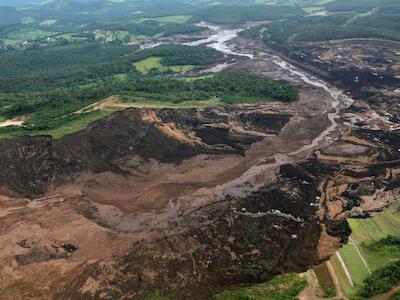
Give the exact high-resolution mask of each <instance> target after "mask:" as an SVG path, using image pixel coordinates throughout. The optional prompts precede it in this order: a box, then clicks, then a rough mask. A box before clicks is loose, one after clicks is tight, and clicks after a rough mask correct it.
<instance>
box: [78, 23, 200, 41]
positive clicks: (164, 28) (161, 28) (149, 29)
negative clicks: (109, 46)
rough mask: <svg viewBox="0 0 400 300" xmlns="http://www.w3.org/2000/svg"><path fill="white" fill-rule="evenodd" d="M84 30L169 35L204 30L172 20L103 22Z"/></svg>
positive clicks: (151, 35) (150, 35)
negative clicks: (164, 21) (165, 21)
mask: <svg viewBox="0 0 400 300" xmlns="http://www.w3.org/2000/svg"><path fill="white" fill-rule="evenodd" d="M85 29H86V30H95V29H103V30H109V31H118V30H123V31H129V33H132V34H138V35H145V36H149V37H153V36H164V37H166V36H171V35H174V34H186V33H194V32H200V31H203V30H205V28H204V27H200V26H196V25H194V24H186V23H173V22H167V23H162V22H157V21H153V20H146V21H143V22H128V21H125V22H113V23H103V24H92V25H90V26H88V27H86V28H85Z"/></svg>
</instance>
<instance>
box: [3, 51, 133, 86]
mask: <svg viewBox="0 0 400 300" xmlns="http://www.w3.org/2000/svg"><path fill="white" fill-rule="evenodd" d="M136 49H137V47H129V46H119V45H100V44H80V45H70V46H63V47H55V48H49V49H45V50H43V49H41V50H25V51H7V52H3V53H0V64H1V65H2V68H0V92H17V91H23V90H41V89H46V88H52V87H57V86H67V85H73V84H82V83H87V82H90V81H93V80H95V79H99V78H104V77H107V76H110V75H113V74H118V73H123V72H130V71H133V68H132V66H131V65H130V64H129V60H127V59H126V57H124V55H126V54H128V53H130V52H132V51H134V50H136Z"/></svg>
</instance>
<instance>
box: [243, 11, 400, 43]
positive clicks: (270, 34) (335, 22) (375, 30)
mask: <svg viewBox="0 0 400 300" xmlns="http://www.w3.org/2000/svg"><path fill="white" fill-rule="evenodd" d="M399 20H400V15H393V14H392V15H388V14H382V13H377V14H369V15H367V16H365V17H362V18H354V15H351V14H344V15H333V16H327V17H320V16H314V17H308V18H302V19H296V20H289V21H287V20H285V21H282V22H274V23H271V24H266V25H261V26H258V27H253V28H250V29H248V30H246V31H244V32H243V33H242V35H243V36H248V37H255V38H259V39H262V40H264V41H266V42H278V43H293V42H319V41H326V40H338V39H351V38H380V39H388V40H400V34H399V31H398V29H399V26H400V25H399ZM376 24H381V25H382V26H380V27H377V26H376Z"/></svg>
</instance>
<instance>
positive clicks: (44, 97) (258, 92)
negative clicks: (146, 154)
mask: <svg viewBox="0 0 400 300" xmlns="http://www.w3.org/2000/svg"><path fill="white" fill-rule="evenodd" d="M112 95H121V96H130V98H131V100H130V101H134V99H140V100H142V101H148V102H152V101H165V102H172V103H180V102H184V101H201V100H209V99H220V100H221V101H222V102H223V103H226V104H233V103H241V102H250V103H252V102H260V101H273V100H276V101H284V102H291V101H295V100H296V99H297V97H298V92H297V90H296V88H294V87H293V86H290V85H282V84H279V83H277V82H275V81H270V80H267V79H265V78H263V77H261V76H256V75H249V74H242V73H233V74H219V75H215V76H211V77H205V78H200V79H197V80H180V79H172V78H160V77H155V78H141V77H135V76H133V77H131V78H127V79H126V80H123V81H121V80H108V81H105V82H102V83H99V84H91V85H84V86H74V87H70V88H57V89H53V90H48V91H43V92H26V93H14V94H0V105H1V107H2V108H1V109H0V117H3V118H14V117H17V116H22V115H29V116H30V118H29V120H28V121H27V122H26V123H25V124H24V126H22V127H19V128H14V127H6V128H0V136H1V137H8V136H10V137H12V136H20V135H25V134H40V133H42V132H43V131H48V130H51V129H56V128H58V127H61V126H63V125H65V124H67V123H71V122H74V121H77V120H79V119H81V118H86V117H88V116H87V114H89V116H90V115H93V114H98V113H99V112H93V111H92V112H88V113H82V114H77V113H76V112H77V111H78V110H80V109H82V108H83V107H86V106H88V105H90V104H92V103H95V102H98V101H101V100H103V99H105V98H107V97H109V96H112Z"/></svg>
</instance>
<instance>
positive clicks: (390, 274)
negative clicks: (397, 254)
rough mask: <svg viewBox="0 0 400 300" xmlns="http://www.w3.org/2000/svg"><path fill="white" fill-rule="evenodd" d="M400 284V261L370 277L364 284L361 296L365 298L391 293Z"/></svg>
mask: <svg viewBox="0 0 400 300" xmlns="http://www.w3.org/2000/svg"><path fill="white" fill-rule="evenodd" d="M399 283H400V261H397V262H395V263H392V264H390V265H388V266H386V267H383V268H381V269H379V270H377V271H374V272H373V273H372V274H371V275H370V276H368V277H367V278H366V279H365V280H364V283H363V286H362V288H361V291H360V295H361V296H362V297H365V298H371V297H372V296H375V295H378V294H381V293H384V292H387V291H389V290H390V289H391V288H392V287H394V286H396V285H398V284H399Z"/></svg>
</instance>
